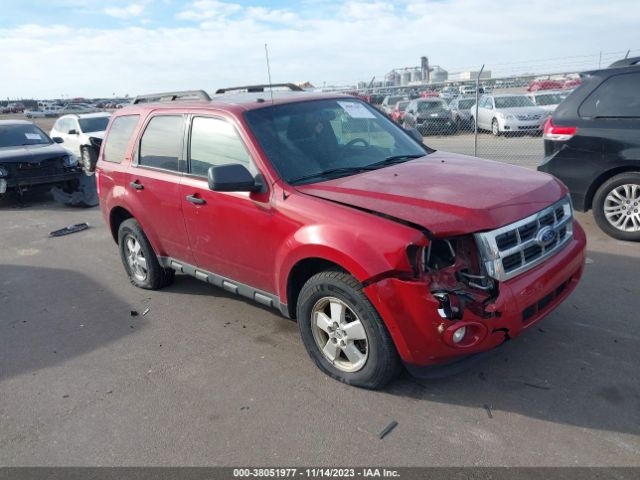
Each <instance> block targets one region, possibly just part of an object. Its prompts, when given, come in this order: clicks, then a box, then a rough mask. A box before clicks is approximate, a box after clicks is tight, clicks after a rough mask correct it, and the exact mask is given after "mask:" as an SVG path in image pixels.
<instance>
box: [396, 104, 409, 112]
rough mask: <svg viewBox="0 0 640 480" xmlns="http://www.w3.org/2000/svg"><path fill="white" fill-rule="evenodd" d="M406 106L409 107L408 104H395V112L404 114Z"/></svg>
mask: <svg viewBox="0 0 640 480" xmlns="http://www.w3.org/2000/svg"><path fill="white" fill-rule="evenodd" d="M407 105H409V102H398V103H396V110H398V111H399V112H404V111H405V110H406V109H407Z"/></svg>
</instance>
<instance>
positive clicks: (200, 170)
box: [190, 117, 258, 177]
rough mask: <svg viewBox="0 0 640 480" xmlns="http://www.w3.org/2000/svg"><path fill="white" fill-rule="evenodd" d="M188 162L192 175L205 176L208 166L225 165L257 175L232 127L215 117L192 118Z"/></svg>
mask: <svg viewBox="0 0 640 480" xmlns="http://www.w3.org/2000/svg"><path fill="white" fill-rule="evenodd" d="M190 161H191V173H192V174H193V175H200V176H205V177H206V176H207V172H208V170H209V167H212V166H214V165H226V164H229V163H239V164H241V165H244V166H245V167H246V168H247V170H249V171H250V172H251V173H253V174H256V173H258V172H257V170H256V168H255V167H254V166H253V163H252V162H251V157H250V156H249V153H248V152H247V150H246V148H245V146H244V144H243V143H242V140H241V139H240V137H239V136H238V134H237V133H236V131H235V129H234V128H233V126H232V125H231V124H230V123H227V122H225V121H224V120H220V119H217V118H207V117H196V118H194V119H193V124H192V127H191V147H190Z"/></svg>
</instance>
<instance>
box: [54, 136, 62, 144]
mask: <svg viewBox="0 0 640 480" xmlns="http://www.w3.org/2000/svg"><path fill="white" fill-rule="evenodd" d="M51 140H53V141H54V142H56V143H63V142H64V139H63V138H62V137H53V138H52V139H51Z"/></svg>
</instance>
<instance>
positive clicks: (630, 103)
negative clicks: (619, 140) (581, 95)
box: [578, 72, 640, 118]
mask: <svg viewBox="0 0 640 480" xmlns="http://www.w3.org/2000/svg"><path fill="white" fill-rule="evenodd" d="M578 113H579V114H580V116H581V117H586V118H591V117H640V72H635V73H623V74H620V75H615V76H613V77H610V78H608V79H607V80H605V81H604V82H602V83H601V84H600V85H599V86H598V87H597V88H596V89H595V90H594V91H593V92H591V95H589V96H588V97H587V99H586V100H585V101H584V102H582V105H580V109H579V110H578Z"/></svg>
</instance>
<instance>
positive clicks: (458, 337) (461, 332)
mask: <svg viewBox="0 0 640 480" xmlns="http://www.w3.org/2000/svg"><path fill="white" fill-rule="evenodd" d="M466 333H467V327H460V328H459V329H457V330H456V331H455V332H453V335H452V336H451V340H453V343H460V342H461V341H462V339H463V338H464V336H465V334H466Z"/></svg>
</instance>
